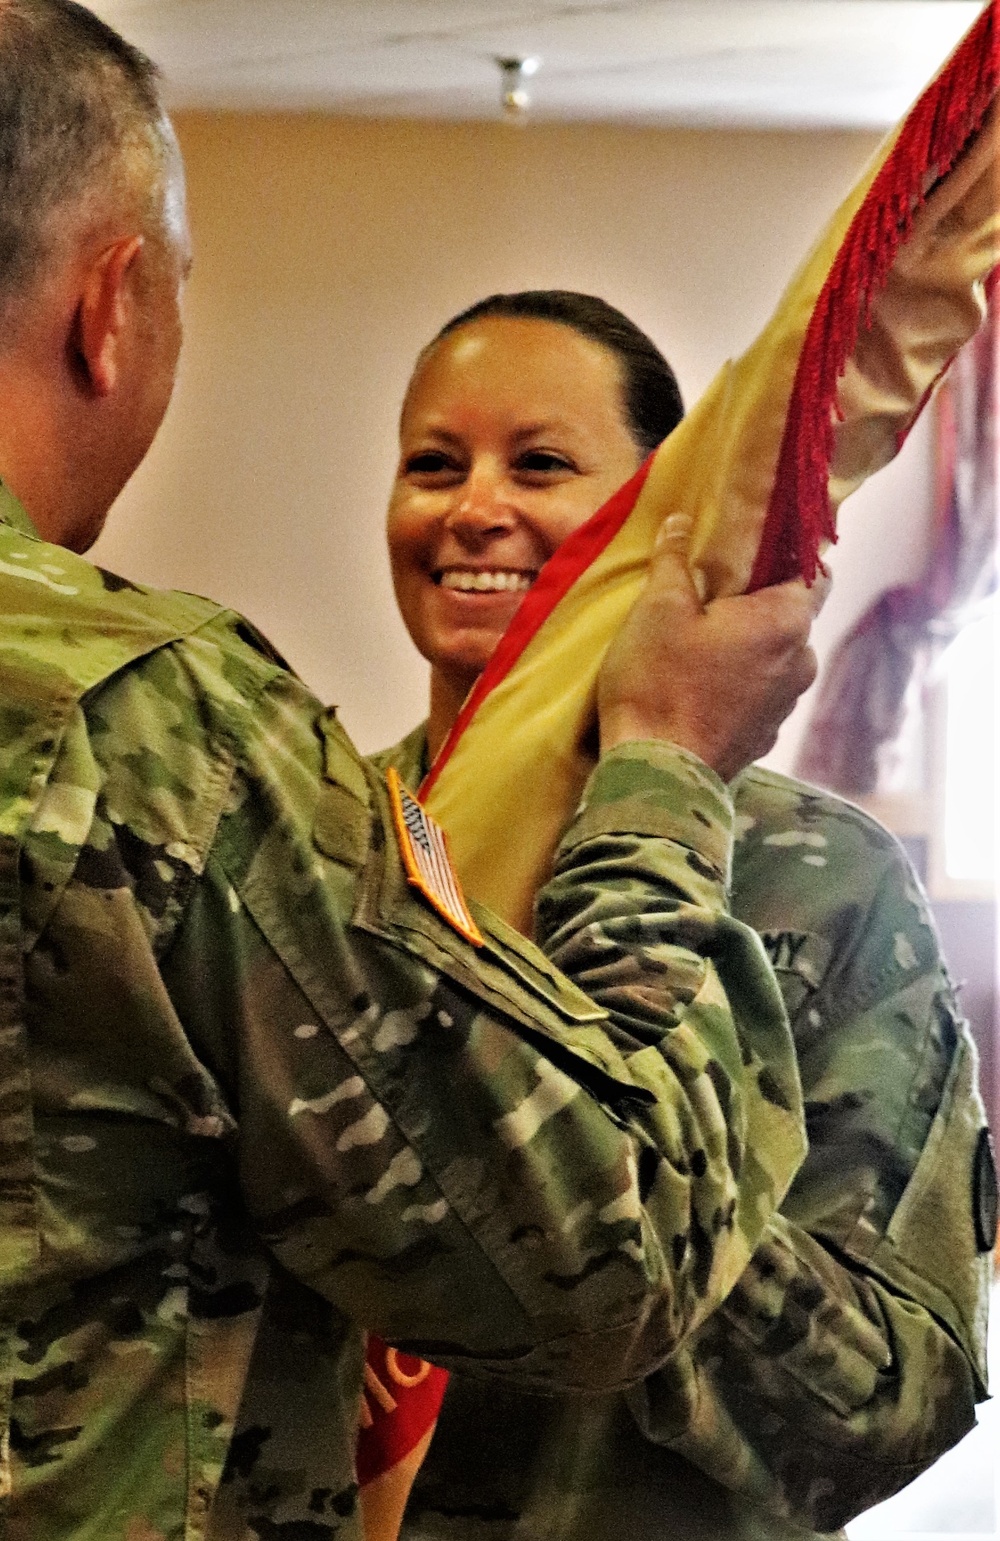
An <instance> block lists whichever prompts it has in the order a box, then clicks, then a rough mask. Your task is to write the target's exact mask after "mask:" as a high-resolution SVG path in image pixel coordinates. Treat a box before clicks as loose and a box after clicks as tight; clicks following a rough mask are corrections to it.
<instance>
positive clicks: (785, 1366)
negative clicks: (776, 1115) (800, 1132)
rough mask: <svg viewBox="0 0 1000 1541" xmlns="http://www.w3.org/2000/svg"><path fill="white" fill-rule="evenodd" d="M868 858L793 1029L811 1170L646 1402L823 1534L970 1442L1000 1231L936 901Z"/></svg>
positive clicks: (661, 1430)
mask: <svg viewBox="0 0 1000 1541" xmlns="http://www.w3.org/2000/svg"><path fill="white" fill-rule="evenodd" d="M887 852H888V853H889V854H888V861H886V854H887ZM831 856H833V852H832V851H831ZM868 857H869V860H870V861H872V862H875V863H878V864H879V865H881V866H882V867H883V871H882V875H881V878H880V879H879V880H878V881H876V883H875V885H874V897H873V898H872V901H871V903H870V904H869V905H868V906H867V907H866V908H862V907H858V906H854V907H853V913H852V906H851V905H850V904H845V906H844V910H843V912H842V914H843V916H844V917H846V916H847V915H849V914H850V915H851V920H850V927H851V934H850V936H848V935H847V934H845V935H843V936H842V937H841V938H840V941H841V943H842V945H841V947H840V950H839V956H838V958H837V961H836V964H835V966H834V967H833V968H832V969H831V970H830V972H829V973H828V975H827V977H826V979H825V981H824V982H823V984H822V986H821V987H820V989H819V990H818V991H817V992H816V994H815V995H814V996H812V997H811V998H810V999H809V1000H808V1001H807V1002H806V1003H805V1004H804V1006H803V1009H802V1013H801V1020H799V1021H797V1022H796V1023H795V1024H794V1025H795V1027H796V1033H797V1042H798V1047H799V1061H800V1068H801V1072H802V1077H803V1086H804V1091H805V1096H806V1109H807V1122H808V1127H809V1134H810V1152H809V1156H808V1157H807V1160H806V1162H805V1163H804V1165H803V1167H802V1169H801V1171H800V1173H799V1175H798V1177H797V1179H796V1182H795V1184H794V1186H793V1188H792V1190H791V1192H790V1194H789V1196H788V1198H787V1200H786V1202H785V1204H784V1206H783V1213H782V1214H779V1215H776V1216H773V1217H772V1218H771V1219H770V1220H769V1222H768V1225H767V1228H766V1230H765V1232H764V1235H763V1237H762V1239H761V1241H760V1243H759V1245H758V1247H757V1250H756V1252H755V1254H754V1256H753V1258H752V1260H751V1263H750V1266H749V1267H748V1268H747V1270H746V1272H745V1273H744V1274H743V1276H742V1277H741V1278H740V1280H739V1281H738V1283H737V1285H736V1287H735V1289H734V1290H733V1291H732V1293H731V1294H730V1295H729V1296H728V1298H727V1300H726V1301H725V1303H724V1304H723V1306H722V1307H721V1308H720V1309H719V1310H718V1311H717V1312H716V1313H715V1316H714V1317H713V1318H712V1319H711V1320H710V1321H709V1322H708V1323H707V1324H706V1326H705V1328H704V1329H703V1330H702V1331H701V1333H700V1334H698V1335H697V1336H696V1337H695V1338H694V1339H692V1340H691V1342H690V1343H689V1344H687V1345H685V1347H684V1349H683V1350H682V1352H681V1354H679V1355H678V1356H676V1357H675V1359H674V1361H673V1362H672V1363H671V1365H670V1368H669V1372H668V1373H659V1374H656V1375H654V1376H653V1377H651V1378H650V1379H649V1380H648V1381H647V1382H646V1384H645V1385H644V1386H643V1387H641V1388H639V1389H638V1390H637V1391H634V1392H632V1393H630V1402H631V1404H632V1408H633V1412H634V1414H635V1415H636V1418H637V1421H638V1423H639V1426H640V1428H642V1430H643V1431H644V1432H645V1434H646V1435H647V1436H648V1437H649V1438H651V1439H653V1440H654V1441H659V1442H661V1443H663V1444H666V1445H668V1446H669V1447H670V1448H671V1449H673V1450H675V1451H677V1452H679V1453H680V1454H682V1455H684V1456H685V1457H686V1458H687V1459H689V1460H690V1461H692V1462H693V1463H694V1464H695V1465H697V1466H699V1467H701V1468H702V1470H704V1471H706V1472H707V1473H708V1474H709V1475H710V1476H712V1477H713V1478H715V1479H716V1480H717V1481H719V1482H720V1483H722V1484H723V1485H724V1486H727V1487H729V1488H732V1489H734V1490H736V1491H739V1492H740V1493H741V1494H745V1495H746V1496H747V1497H748V1498H751V1499H754V1500H756V1501H757V1502H759V1503H761V1504H762V1505H764V1506H765V1507H767V1508H769V1509H772V1510H774V1511H776V1512H777V1513H779V1514H781V1515H783V1516H784V1517H786V1518H790V1519H792V1520H793V1521H796V1522H798V1523H800V1524H803V1525H807V1526H809V1527H810V1529H816V1530H819V1531H822V1532H824V1533H825V1532H827V1531H832V1530H835V1529H837V1527H838V1526H841V1525H843V1524H845V1523H846V1522H847V1521H848V1520H849V1519H851V1518H852V1517H853V1516H855V1515H857V1514H859V1513H861V1512H862V1511H863V1510H865V1509H867V1508H869V1507H871V1506H872V1505H873V1504H875V1503H878V1502H880V1501H881V1500H883V1499H885V1498H887V1497H889V1496H890V1495H891V1494H892V1493H894V1492H896V1491H897V1490H898V1489H899V1488H901V1487H903V1486H904V1485H905V1484H906V1483H907V1482H909V1481H911V1480H912V1479H913V1478H914V1477H916V1476H917V1475H918V1474H919V1473H920V1472H921V1471H923V1470H924V1469H925V1468H926V1467H927V1466H929V1465H930V1464H931V1463H932V1462H933V1461H934V1460H936V1459H937V1457H938V1456H939V1455H941V1454H942V1453H943V1452H944V1451H945V1450H946V1449H948V1448H949V1447H950V1446H951V1445H953V1444H955V1443H956V1442H957V1441H958V1440H959V1439H960V1438H961V1437H962V1436H963V1435H964V1434H965V1433H966V1432H967V1431H968V1430H969V1428H970V1427H971V1426H972V1423H973V1421H974V1404H975V1402H976V1401H977V1400H979V1399H980V1398H981V1397H982V1396H983V1395H985V1379H984V1377H985V1363H984V1354H985V1322H986V1303H987V1297H988V1290H989V1281H990V1251H991V1247H992V1241H993V1238H994V1237H995V1234H996V1202H995V1195H996V1187H995V1178H994V1175H993V1167H992V1161H991V1156H990V1150H989V1143H988V1136H987V1134H986V1128H985V1117H984V1112H983V1108H982V1104H981V1102H980V1099H979V1096H978V1093H977V1091H976V1081H975V1063H974V1061H975V1055H974V1051H973V1049H972V1044H971V1040H970V1038H969V1034H968V1029H967V1027H966V1025H965V1023H964V1022H963V1021H962V1020H961V1018H960V1015H959V1013H958V1011H957V1007H956V1002H955V998H954V992H953V990H952V987H951V984H950V981H949V979H948V977H947V974H946V972H945V970H944V969H943V967H942V965H941V961H940V956H939V951H938V943H937V938H936V935H935V932H934V928H933V925H932V923H931V921H930V917H929V915H928V912H927V908H926V904H925V901H924V899H923V896H922V894H921V892H920V889H919V884H918V883H917V882H916V880H915V878H914V877H913V874H912V873H911V872H910V870H909V868H908V867H907V865H906V864H905V862H904V860H903V858H902V857H901V855H900V854H899V853H897V852H895V851H894V850H893V849H892V844H891V842H890V841H889V840H888V838H887V837H886V838H885V839H884V840H883V841H882V842H881V848H878V847H873V849H871V850H870V851H869V852H868ZM833 868H834V870H833V871H831V873H830V881H831V882H832V883H834V884H836V883H837V882H838V873H837V871H836V861H835V858H834V860H833ZM849 870H850V865H849V864H842V871H841V873H840V874H839V877H840V878H841V879H843V877H844V873H845V872H847V871H849ZM855 873H856V869H855ZM856 880H857V882H858V883H860V878H857V874H856ZM844 894H845V898H846V896H847V888H846V887H845V889H844ZM846 925H847V921H846V919H845V932H846Z"/></svg>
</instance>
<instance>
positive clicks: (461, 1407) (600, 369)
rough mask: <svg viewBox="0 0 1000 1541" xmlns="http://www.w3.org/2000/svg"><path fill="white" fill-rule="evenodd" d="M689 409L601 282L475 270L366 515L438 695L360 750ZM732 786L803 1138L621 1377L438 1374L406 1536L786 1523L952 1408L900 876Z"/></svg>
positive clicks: (901, 1461)
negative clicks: (718, 1258) (777, 1199)
mask: <svg viewBox="0 0 1000 1541" xmlns="http://www.w3.org/2000/svg"><path fill="white" fill-rule="evenodd" d="M681 415H682V406H681V401H680V394H679V391H678V388H677V383H676V380H675V378H674V376H673V373H672V371H671V370H670V368H669V366H668V364H667V363H666V361H665V360H664V359H663V357H662V355H661V354H660V353H659V352H658V350H657V349H656V347H655V346H654V344H653V343H652V342H651V341H650V340H649V338H647V337H646V336H645V335H644V334H643V333H642V332H641V331H640V330H639V329H638V328H637V327H636V326H635V325H634V324H633V323H632V322H630V321H629V320H628V318H627V317H625V316H624V315H622V314H621V313H620V312H619V311H617V310H615V309H613V308H612V307H611V306H609V305H607V304H605V303H604V302H603V301H602V300H599V299H596V298H593V297H591V296H587V295H580V294H574V293H569V292H566V291H531V292H527V293H520V294H513V295H495V296H492V297H490V298H489V299H486V300H484V301H482V302H480V303H479V304H478V305H475V306H473V307H472V308H471V309H470V310H467V311H465V312H463V313H462V314H461V315H459V316H457V317H455V318H454V319H453V320H452V321H450V322H449V323H448V324H447V325H446V326H445V327H444V328H442V330H441V332H439V333H438V335H437V337H436V338H435V339H434V340H433V341H432V343H431V344H430V345H429V347H427V348H426V349H425V350H424V351H423V353H422V354H421V355H420V357H419V359H418V361H417V366H416V369H415V372H414V375H413V377H412V379H411V381H410V384H409V387H408V390H407V393H406V398H405V401H404V405H403V411H402V418H401V429H400V437H401V455H400V461H399V469H398V472H397V476H396V481H395V484H394V487H393V491H392V497H391V500H390V506H389V517H388V537H389V550H390V557H391V562H392V571H393V580H394V584H395V590H396V596H397V600H398V602H399V606H400V610H401V612H402V615H403V619H404V621H405V622H406V625H407V628H408V630H409V632H410V635H411V637H412V638H413V641H414V643H415V644H416V646H417V648H418V649H419V650H420V652H421V653H422V654H423V656H424V657H425V658H426V659H427V660H428V661H429V663H430V665H431V679H430V710H429V715H428V718H427V720H426V722H425V723H423V724H421V725H420V727H418V728H417V729H415V730H414V732H413V733H411V734H410V735H409V736H408V737H407V738H406V739H404V740H403V742H402V743H401V744H399V745H397V746H396V747H395V748H394V749H392V750H389V751H386V752H385V753H384V754H382V755H381V756H379V757H377V758H378V759H379V761H380V763H381V764H382V765H388V764H394V765H395V766H396V767H397V769H398V770H399V772H400V774H401V775H402V776H403V778H404V779H405V780H408V781H409V782H410V783H411V784H412V785H414V786H417V785H419V782H420V780H421V779H422V777H423V775H424V774H425V773H426V770H427V768H428V764H429V760H430V758H432V757H433V755H434V754H435V753H436V752H437V750H438V749H439V748H440V746H441V744H442V742H443V741H444V739H445V737H446V735H447V732H448V729H449V728H450V726H451V724H452V722H453V721H454V719H455V716H456V715H457V713H458V710H459V708H460V706H461V703H462V701H463V699H464V698H465V696H466V695H467V693H468V691H469V689H470V688H471V686H472V685H473V684H474V682H475V680H476V678H477V677H478V675H479V673H480V672H481V671H482V669H483V668H484V666H485V664H486V662H487V660H488V659H489V657H490V655H491V653H492V651H493V649H494V647H495V646H496V644H497V642H498V641H499V639H500V637H501V636H502V635H503V633H504V631H505V629H506V628H507V626H508V625H509V623H510V621H511V619H512V617H513V615H514V612H515V611H516V609H517V607H518V605H519V603H520V600H521V597H522V595H523V594H524V593H525V591H526V590H527V589H528V588H530V586H531V584H532V583H533V581H534V579H535V578H536V577H537V575H538V572H539V570H540V569H541V567H542V565H543V563H544V562H545V561H546V560H547V558H548V557H549V556H550V555H551V554H552V553H553V551H555V549H556V548H557V547H558V546H559V544H560V543H561V541H563V540H564V539H565V537H566V536H567V535H568V534H569V533H570V532H571V531H573V530H574V529H576V528H577V527H578V526H579V525H581V524H582V523H583V522H584V521H585V520H586V519H587V518H589V516H590V515H591V514H593V513H594V512H595V511H596V510H597V508H598V507H600V505H601V504H602V503H603V502H604V501H605V500H606V499H607V498H608V497H609V495H610V494H611V493H612V492H614V491H615V489H616V488H617V487H618V486H619V485H620V484H621V483H622V482H624V481H625V480H627V479H628V477H629V476H631V475H632V473H633V472H634V471H635V470H636V469H637V468H638V466H639V465H640V463H641V461H642V460H643V459H644V458H645V456H646V455H647V454H648V453H649V452H650V451H651V450H652V449H653V448H654V447H655V446H656V445H657V444H658V443H659V442H660V441H661V440H662V439H663V438H664V437H665V436H666V435H667V434H668V433H669V432H670V431H671V430H672V428H673V427H674V426H675V425H676V423H677V422H678V421H679V419H680V417H681ZM731 790H732V792H733V795H734V798H735V802H736V808H737V814H738V823H739V827H740V828H741V830H742V838H741V840H740V841H739V843H738V844H737V847H736V853H735V858H734V870H733V875H732V887H731V906H732V910H733V913H734V914H735V915H737V916H738V917H739V918H740V919H741V920H743V921H746V922H748V923H749V924H750V925H752V926H753V927H754V929H755V930H756V931H757V933H758V934H759V936H760V938H761V941H762V943H763V945H764V947H765V948H766V950H767V952H768V954H769V955H770V957H771V960H772V963H773V965H774V968H775V971H776V974H777V977H778V980H779V982H780V984H781V987H782V991H783V993H784V997H785V1001H786V1004H787V1007H788V1011H789V1015H790V1017H791V1020H792V1026H793V1031H794V1034H795V1038H796V1043H797V1048H798V1054H799V1062H800V1071H801V1075H802V1080H803V1086H804V1091H805V1097H806V1106H807V1127H808V1136H809V1144H810V1154H809V1156H808V1158H807V1160H806V1163H805V1165H804V1167H803V1168H802V1170H801V1172H800V1175H799V1177H798V1178H797V1179H796V1182H795V1184H794V1186H793V1188H792V1190H791V1192H790V1193H789V1195H788V1197H787V1199H786V1201H785V1203H784V1205H783V1207H782V1214H781V1215H780V1216H779V1217H778V1219H777V1220H776V1221H775V1222H774V1223H773V1224H772V1226H771V1227H770V1229H769V1231H768V1232H767V1233H766V1234H767V1239H766V1241H765V1242H764V1244H763V1245H762V1246H761V1247H760V1248H759V1249H758V1252H757V1253H756V1254H755V1257H754V1259H753V1262H752V1264H751V1266H750V1268H749V1269H748V1270H747V1272H746V1274H745V1275H744V1277H743V1279H742V1280H741V1281H740V1283H739V1285H738V1286H737V1288H736V1290H735V1291H734V1292H733V1294H732V1295H731V1296H730V1298H729V1299H728V1301H727V1302H726V1304H725V1305H724V1306H723V1307H722V1308H720V1309H719V1310H718V1311H717V1312H716V1313H715V1315H714V1316H713V1317H712V1318H711V1319H710V1320H709V1322H708V1323H707V1325H706V1327H705V1328H704V1329H703V1331H702V1333H701V1336H700V1338H699V1339H698V1340H696V1342H695V1344H694V1346H693V1348H692V1349H691V1350H690V1351H686V1352H685V1353H684V1354H683V1355H682V1356H679V1357H678V1358H677V1359H676V1360H674V1361H671V1362H669V1363H668V1364H666V1365H665V1366H664V1367H663V1369H662V1370H661V1371H660V1372H658V1374H656V1375H655V1376H653V1377H652V1378H651V1379H650V1380H649V1381H648V1382H647V1383H646V1385H645V1387H644V1388H643V1389H642V1390H641V1391H640V1392H638V1393H635V1394H632V1395H630V1396H629V1398H628V1399H627V1401H626V1399H625V1398H622V1397H616V1398H613V1399H607V1400H602V1399H593V1398H588V1399H583V1398H581V1399H550V1398H541V1397H537V1398H536V1397H532V1396H530V1395H525V1394H521V1393H510V1392H507V1391H506V1390H503V1389H502V1388H500V1389H498V1388H497V1387H496V1386H495V1385H491V1386H489V1387H487V1386H486V1385H485V1384H480V1383H478V1382H476V1381H473V1380H468V1379H465V1378H462V1379H458V1378H453V1380H452V1383H451V1385H450V1387H449V1390H448V1394H447V1397H446V1399H445V1405H444V1409H443V1413H442V1417H441V1421H440V1424H439V1427H438V1431H437V1434H436V1436H435V1439H434V1442H433V1444H432V1446H431V1449H430V1453H429V1455H428V1457H427V1460H426V1462H425V1464H424V1466H423V1468H422V1470H421V1472H420V1475H419V1477H418V1479H417V1483H416V1486H415V1489H414V1492H413V1496H412V1498H411V1501H410V1505H409V1509H408V1511H407V1517H406V1520H405V1522H404V1527H403V1536H404V1537H406V1538H409V1541H418V1538H419V1541H439V1538H440V1541H444V1538H449V1541H515V1538H516V1541H522V1538H528V1537H530V1538H532V1541H535V1538H538V1541H541V1538H545V1541H555V1538H566V1541H578V1538H579V1541H583V1538H584V1537H586V1538H587V1541H612V1538H614V1541H618V1538H620V1537H628V1538H629V1541H654V1538H662V1537H670V1538H672V1541H673V1538H680V1541H732V1538H740V1541H750V1538H753V1541H763V1538H765V1537H766V1538H768V1541H777V1538H787V1541H790V1538H793V1537H794V1538H798V1541H802V1538H805V1537H815V1536H816V1535H817V1534H819V1533H823V1534H827V1533H829V1532H831V1531H835V1530H836V1528H837V1527H838V1526H840V1525H842V1524H843V1523H845V1521H846V1520H847V1519H849V1518H850V1517H851V1516H853V1515H854V1514H857V1513H859V1512H860V1511H861V1510H863V1509H865V1508H867V1507H869V1506H870V1505H871V1504H873V1503H875V1502H877V1501H878V1500H880V1499H882V1498H884V1497H886V1496H887V1495H888V1494H889V1493H891V1492H893V1491H895V1490H896V1489H897V1488H899V1487H900V1486H902V1485H903V1484H904V1483H906V1482H908V1481H909V1480H911V1478H912V1477H914V1476H915V1475H916V1474H917V1473H918V1472H919V1471H920V1470H921V1469H923V1467H924V1466H926V1465H928V1464H930V1462H931V1461H932V1460H933V1459H935V1458H936V1456H937V1455H938V1454H940V1453H941V1451H942V1450H944V1449H946V1448H947V1447H948V1446H949V1445H951V1444H952V1443H954V1442H955V1440H956V1439H958V1438H960V1437H961V1435H962V1434H963V1433H964V1432H965V1431H966V1430H967V1429H968V1428H969V1427H970V1425H971V1422H972V1418H973V1410H972V1409H973V1403H974V1401H975V1400H976V1399H977V1398H978V1397H979V1396H981V1395H982V1394H983V1391H984V1385H983V1375H984V1370H983V1349H984V1345H983V1327H982V1320H983V1315H982V1310H981V1305H982V1298H983V1290H984V1289H985V1281H986V1278H987V1272H986V1263H985V1257H986V1253H987V1252H988V1249H989V1247H990V1243H991V1241H992V1237H993V1234H994V1233H995V1215H994V1216H993V1218H992V1221H991V1216H990V1213H989V1210H990V1205H989V1202H988V1192H989V1186H990V1179H991V1175H992V1168H991V1166H990V1158H989V1150H988V1146H987V1143H986V1136H985V1132H984V1130H983V1122H984V1120H983V1112H982V1107H981V1104H980V1102H979V1099H978V1095H977V1093H976V1090H975V1071H974V1063H973V1062H974V1054H973V1051H972V1049H971V1045H970V1041H969V1036H968V1032H967V1029H966V1027H965V1025H964V1024H963V1023H962V1022H961V1020H960V1018H959V1017H958V1013H957V1010H956V1005H955V1000H954V995H953V991H952V988H951V985H950V982H949V980H948V977H947V974H946V971H945V969H944V966H943V963H942V960H941V958H940V955H939V951H938V945H937V940H936V937H935V934H934V930H933V926H932V923H931V921H930V918H929V915H928V912H927V908H926V904H925V901H924V898H923V896H922V894H921V892H920V888H919V884H918V882H917V880H916V878H915V876H914V874H913V873H912V871H911V870H910V868H909V866H908V864H907V862H906V858H905V857H904V855H903V854H902V852H901V851H900V849H899V847H898V846H897V844H896V842H895V841H894V840H893V838H892V837H891V836H890V835H889V834H888V833H887V832H886V831H884V830H883V829H881V828H880V826H878V825H877V824H876V823H874V822H873V821H872V820H871V819H869V818H868V817H867V816H865V815H864V814H863V813H861V812H860V811H859V810H858V809H856V808H853V807H852V806H850V805H849V804H846V803H844V802H842V801H840V800H839V799H837V798H834V797H832V796H829V795H827V794H825V793H822V792H820V791H818V790H817V789H815V788H812V787H807V786H805V785H803V784H801V783H797V782H794V781H791V780H789V779H788V778H786V777H783V776H779V775H776V774H774V773H773V772H770V771H766V770H763V769H761V768H759V767H752V768H751V769H750V770H749V771H747V772H745V773H744V774H743V775H742V776H740V777H739V778H738V779H737V781H736V783H735V784H734V786H733V787H732V789H731ZM932 1215H933V1222H932V1219H931V1216H932ZM719 1223H720V1224H722V1223H725V1222H724V1217H719ZM942 1226H944V1227H945V1228H946V1229H947V1232H948V1234H947V1237H945V1236H944V1235H943V1234H942V1231H941V1229H940V1227H942Z"/></svg>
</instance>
